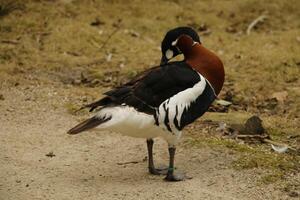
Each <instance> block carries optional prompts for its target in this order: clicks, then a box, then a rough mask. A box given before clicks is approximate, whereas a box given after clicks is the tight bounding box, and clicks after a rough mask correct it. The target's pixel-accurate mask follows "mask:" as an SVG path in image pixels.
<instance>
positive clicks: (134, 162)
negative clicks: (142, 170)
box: [117, 161, 143, 165]
mask: <svg viewBox="0 0 300 200" xmlns="http://www.w3.org/2000/svg"><path fill="white" fill-rule="evenodd" d="M141 162H143V161H128V162H122V163H121V162H118V163H117V165H128V164H137V163H141Z"/></svg>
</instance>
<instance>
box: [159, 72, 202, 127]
mask: <svg viewBox="0 0 300 200" xmlns="http://www.w3.org/2000/svg"><path fill="white" fill-rule="evenodd" d="M198 75H199V76H200V81H199V82H198V83H196V84H195V85H194V86H193V87H192V88H188V89H186V90H184V91H181V92H179V93H177V94H176V95H174V96H172V97H171V98H169V99H167V100H165V101H164V102H163V103H162V104H161V105H160V106H159V113H157V115H158V121H159V126H164V127H165V124H164V120H165V117H166V112H165V110H164V105H165V107H166V109H169V115H168V117H169V124H170V127H171V129H172V128H173V127H175V124H174V119H175V117H176V119H177V121H178V124H179V126H180V121H181V117H182V114H183V112H184V110H185V109H188V108H189V106H190V105H191V103H192V102H194V101H196V99H197V98H198V97H199V96H200V95H201V94H202V93H203V91H204V89H205V87H206V80H205V78H204V77H203V76H202V75H201V74H199V73H198ZM176 106H177V108H178V113H177V115H176ZM172 130H173V129H172Z"/></svg>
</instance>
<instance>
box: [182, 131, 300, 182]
mask: <svg viewBox="0 0 300 200" xmlns="http://www.w3.org/2000/svg"><path fill="white" fill-rule="evenodd" d="M186 145H188V146H193V147H197V148H203V147H210V148H212V149H214V150H218V151H222V150H224V149H227V150H230V151H234V152H235V154H236V156H237V158H236V159H235V160H234V161H233V162H232V163H231V166H232V167H233V168H234V169H236V170H246V169H247V170H249V169H262V170H267V171H268V173H267V175H262V176H261V177H260V179H259V182H262V183H273V182H276V181H278V180H280V179H282V178H284V176H285V175H287V174H290V173H295V172H299V170H300V157H299V156H297V155H290V154H278V153H275V152H271V151H270V150H271V149H270V146H265V145H263V146H262V145H248V144H239V143H237V141H235V140H231V139H221V138H217V137H211V136H210V137H209V136H205V137H203V136H202V137H197V139H195V138H190V139H188V140H187V141H186Z"/></svg>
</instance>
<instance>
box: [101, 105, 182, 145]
mask: <svg viewBox="0 0 300 200" xmlns="http://www.w3.org/2000/svg"><path fill="white" fill-rule="evenodd" d="M96 116H98V117H100V118H103V116H111V119H110V120H109V121H107V122H105V123H103V124H101V125H99V126H98V127H97V129H100V130H104V129H105V130H110V131H112V132H117V133H121V134H123V135H127V136H132V137H139V138H154V137H163V138H164V139H165V140H167V141H168V142H169V143H172V144H175V143H177V140H178V139H179V138H180V136H181V132H176V133H172V132H169V131H167V130H164V129H163V128H161V127H159V126H156V125H155V120H154V117H153V116H152V115H148V114H145V113H141V112H138V111H136V110H135V109H134V108H132V107H129V106H118V107H107V108H103V109H102V110H100V111H99V112H98V113H97V115H96Z"/></svg>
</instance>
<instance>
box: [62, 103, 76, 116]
mask: <svg viewBox="0 0 300 200" xmlns="http://www.w3.org/2000/svg"><path fill="white" fill-rule="evenodd" d="M64 107H65V108H66V109H67V112H68V113H70V114H72V115H75V114H76V111H77V110H78V109H79V107H78V106H76V105H74V104H72V103H65V104H64Z"/></svg>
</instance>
